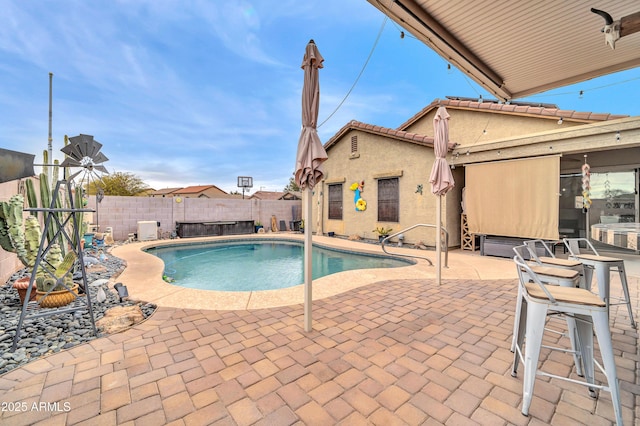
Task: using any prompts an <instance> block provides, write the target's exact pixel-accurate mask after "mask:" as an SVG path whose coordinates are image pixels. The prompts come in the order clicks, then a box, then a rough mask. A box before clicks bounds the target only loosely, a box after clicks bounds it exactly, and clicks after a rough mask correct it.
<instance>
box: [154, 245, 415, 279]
mask: <svg viewBox="0 0 640 426" xmlns="http://www.w3.org/2000/svg"><path fill="white" fill-rule="evenodd" d="M303 249H304V247H303V244H302V243H300V242H297V241H287V240H271V239H270V240H268V241H266V240H265V241H260V240H256V239H252V240H231V241H220V242H209V243H202V244H186V245H184V244H181V245H170V246H163V247H154V248H151V249H147V250H146V251H147V252H148V253H150V254H153V255H155V256H157V257H159V258H160V259H162V260H163V261H164V264H165V270H164V274H165V275H166V276H167V278H168V280H169V281H172V282H171V283H172V284H174V285H176V286H180V287H188V288H195V289H203V290H221V291H255V290H273V289H280V288H286V287H292V286H296V285H299V284H302V283H303V282H304V275H303V273H304V271H303V269H304V265H303ZM312 262H313V279H316V278H320V277H323V276H326V275H329V274H334V273H336V272H342V271H348V270H353V269H370V268H394V267H401V266H407V265H411V264H414V262H413V261H410V260H404V259H400V258H394V257H391V256H382V255H375V254H359V253H355V252H350V251H342V250H335V249H329V248H325V247H321V246H317V245H315V244H314V246H313V260H312Z"/></svg>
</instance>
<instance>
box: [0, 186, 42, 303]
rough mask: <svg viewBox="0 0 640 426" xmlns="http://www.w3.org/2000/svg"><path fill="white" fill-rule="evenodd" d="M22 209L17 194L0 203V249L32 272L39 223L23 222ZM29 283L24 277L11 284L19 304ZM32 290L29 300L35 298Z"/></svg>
mask: <svg viewBox="0 0 640 426" xmlns="http://www.w3.org/2000/svg"><path fill="white" fill-rule="evenodd" d="M23 209H24V197H23V196H22V195H19V194H18V195H14V196H12V197H11V198H10V199H9V201H3V202H0V247H2V248H3V249H4V250H6V251H8V252H11V253H15V254H16V255H17V256H18V259H19V260H20V261H21V262H22V264H23V265H24V266H25V267H26V268H28V269H30V270H33V267H34V265H35V261H36V257H37V255H38V248H39V246H40V238H41V232H40V223H39V222H38V219H37V218H36V217H35V216H29V217H28V218H27V219H26V220H23V217H22V211H23ZM23 223H24V226H23ZM30 281H31V277H30V276H26V277H23V278H20V279H18V280H16V281H15V282H14V283H13V287H14V288H15V289H16V290H17V291H18V294H19V295H20V302H21V303H24V298H25V297H26V293H27V289H28V288H29V283H30ZM34 284H35V282H34ZM33 290H34V289H32V292H31V297H30V300H33V299H35V296H36V294H35V291H33Z"/></svg>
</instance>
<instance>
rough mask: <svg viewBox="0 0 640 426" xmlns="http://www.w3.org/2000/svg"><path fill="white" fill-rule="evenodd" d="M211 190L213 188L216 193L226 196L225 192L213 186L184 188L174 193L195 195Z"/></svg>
mask: <svg viewBox="0 0 640 426" xmlns="http://www.w3.org/2000/svg"><path fill="white" fill-rule="evenodd" d="M211 188H215V189H217V190H218V191H220V192H222V193H223V194H226V191H223V190H222V189H220V188H218V187H217V186H215V185H195V186H187V187H186V188H182V189H181V190H179V191H175V192H177V193H180V194H197V193H199V192H203V191H206V190H207V189H211Z"/></svg>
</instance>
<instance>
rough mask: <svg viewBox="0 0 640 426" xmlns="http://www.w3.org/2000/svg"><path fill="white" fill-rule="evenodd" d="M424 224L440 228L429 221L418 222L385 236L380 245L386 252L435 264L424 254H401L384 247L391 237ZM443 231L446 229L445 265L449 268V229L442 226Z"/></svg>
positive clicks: (431, 264)
mask: <svg viewBox="0 0 640 426" xmlns="http://www.w3.org/2000/svg"><path fill="white" fill-rule="evenodd" d="M421 226H424V227H426V228H438V227H437V226H436V225H432V224H429V223H416V224H415V225H412V226H410V227H408V228H405V229H403V230H401V231H398V232H396V233H395V234H391V235H389V236H387V237H385V238H384V239H383V240H382V241H381V242H380V245H381V246H382V251H383V252H385V253H386V254H390V255H393V256H403V257H414V258H416V259H424V260H426V261H427V262H429V266H433V262H432V261H431V259H429V258H428V257H424V256H414V255H412V254H399V253H389V252H388V251H387V249H386V248H385V247H384V244H385V243H386V242H387V240H390V239H391V238H394V237H397V236H398V235H400V234H402V233H405V232H407V231H410V230H412V229H414V228H418V227H421ZM442 231H444V267H445V268H448V267H449V231H447V229H446V228H442Z"/></svg>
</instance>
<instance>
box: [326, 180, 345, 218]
mask: <svg viewBox="0 0 640 426" xmlns="http://www.w3.org/2000/svg"><path fill="white" fill-rule="evenodd" d="M329 219H337V220H342V184H341V183H334V184H330V185H329Z"/></svg>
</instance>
